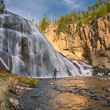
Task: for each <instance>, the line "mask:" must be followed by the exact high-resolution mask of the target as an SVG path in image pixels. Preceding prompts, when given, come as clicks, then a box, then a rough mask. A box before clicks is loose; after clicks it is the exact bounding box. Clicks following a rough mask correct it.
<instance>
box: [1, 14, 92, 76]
mask: <svg viewBox="0 0 110 110" xmlns="http://www.w3.org/2000/svg"><path fill="white" fill-rule="evenodd" d="M0 67H1V68H5V69H7V70H10V71H11V72H12V73H16V74H19V75H26V76H32V77H52V76H53V75H54V71H55V70H56V71H57V77H66V76H84V75H85V76H90V75H91V71H92V69H91V66H89V65H87V64H86V63H84V62H78V61H73V62H71V61H69V60H68V59H66V58H65V57H64V56H63V55H61V54H59V53H58V52H56V51H55V49H54V48H53V47H52V45H51V44H50V43H49V42H48V41H47V39H46V38H45V37H44V36H43V35H42V34H41V33H40V32H39V31H38V29H37V28H36V26H35V25H32V23H31V22H30V21H28V20H26V19H24V18H22V17H20V16H18V15H15V14H12V13H10V12H5V13H4V14H0Z"/></svg>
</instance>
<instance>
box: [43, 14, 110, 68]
mask: <svg viewBox="0 0 110 110" xmlns="http://www.w3.org/2000/svg"><path fill="white" fill-rule="evenodd" d="M76 27H77V25H76V24H75V23H73V24H70V27H69V28H70V29H71V31H70V32H73V33H74V35H73V37H70V36H69V35H68V34H64V33H60V35H57V34H56V30H57V25H50V26H49V28H48V29H47V30H46V33H45V35H46V36H48V37H47V38H48V40H49V41H50V42H51V43H52V44H53V45H54V47H55V46H56V49H57V50H58V51H60V52H62V53H63V54H64V55H66V56H67V57H68V58H71V59H79V58H80V59H84V58H85V59H88V60H89V61H90V62H91V63H92V64H93V65H94V66H99V67H101V68H103V67H104V68H110V14H108V15H107V16H104V17H100V18H97V19H96V20H95V21H93V22H92V23H91V24H87V25H83V26H81V27H79V29H77V28H76Z"/></svg>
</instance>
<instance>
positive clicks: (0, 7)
mask: <svg viewBox="0 0 110 110" xmlns="http://www.w3.org/2000/svg"><path fill="white" fill-rule="evenodd" d="M4 11H5V4H4V0H0V14H2V13H4Z"/></svg>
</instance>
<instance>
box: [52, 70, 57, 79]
mask: <svg viewBox="0 0 110 110" xmlns="http://www.w3.org/2000/svg"><path fill="white" fill-rule="evenodd" d="M56 78H57V69H56V68H55V69H54V72H53V80H56Z"/></svg>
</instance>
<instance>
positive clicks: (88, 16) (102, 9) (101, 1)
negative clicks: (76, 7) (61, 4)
mask: <svg viewBox="0 0 110 110" xmlns="http://www.w3.org/2000/svg"><path fill="white" fill-rule="evenodd" d="M109 12H110V0H97V1H96V4H94V5H91V6H88V10H87V11H84V12H71V13H69V14H67V15H65V16H61V17H60V18H59V19H58V20H57V21H53V22H54V23H55V24H56V25H57V31H56V32H57V34H60V33H61V32H63V33H67V32H68V26H69V25H70V24H74V23H76V24H77V28H79V27H81V26H83V25H85V24H91V23H92V22H93V21H94V20H95V19H97V18H99V17H102V16H105V15H107V14H108V13H109ZM49 24H51V21H50V20H49V19H48V18H47V17H43V18H42V20H41V21H40V23H39V29H40V31H41V32H45V30H46V29H47V28H48V26H49Z"/></svg>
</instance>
